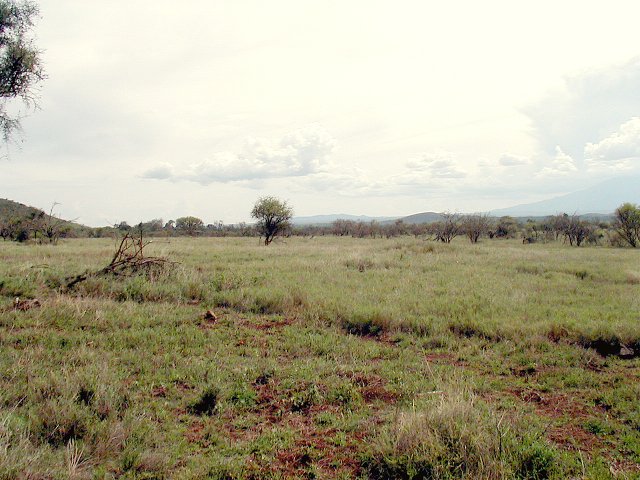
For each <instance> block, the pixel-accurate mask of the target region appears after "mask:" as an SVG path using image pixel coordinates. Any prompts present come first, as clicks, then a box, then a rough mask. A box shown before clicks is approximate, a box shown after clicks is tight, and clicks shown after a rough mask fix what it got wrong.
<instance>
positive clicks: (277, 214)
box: [251, 197, 293, 245]
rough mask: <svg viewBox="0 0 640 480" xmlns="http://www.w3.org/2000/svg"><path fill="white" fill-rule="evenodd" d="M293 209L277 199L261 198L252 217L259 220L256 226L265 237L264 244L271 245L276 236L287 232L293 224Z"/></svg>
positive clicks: (254, 208) (252, 212)
mask: <svg viewBox="0 0 640 480" xmlns="http://www.w3.org/2000/svg"><path fill="white" fill-rule="evenodd" d="M292 216H293V209H292V208H291V207H289V205H287V202H284V201H282V200H279V199H277V198H276V197H261V198H259V199H258V201H257V202H256V204H255V205H254V206H253V210H251V217H252V218H255V219H257V220H258V222H257V224H256V226H257V228H258V232H259V233H260V235H262V236H264V244H265V245H269V244H270V243H271V241H272V240H273V239H274V238H275V236H276V235H278V234H280V233H282V232H284V231H286V230H287V229H288V228H289V227H290V226H291V224H290V223H289V221H290V220H291V217H292Z"/></svg>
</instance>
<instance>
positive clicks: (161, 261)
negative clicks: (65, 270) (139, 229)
mask: <svg viewBox="0 0 640 480" xmlns="http://www.w3.org/2000/svg"><path fill="white" fill-rule="evenodd" d="M150 243H151V242H144V241H143V240H142V235H140V237H139V238H136V237H133V236H132V235H130V234H129V233H127V234H126V235H125V236H124V237H122V240H121V241H120V244H119V245H118V248H117V249H116V251H115V253H114V255H113V258H112V259H111V262H110V263H109V264H108V265H107V266H106V267H104V268H102V269H100V270H98V271H96V272H85V273H81V274H80V275H77V276H75V277H70V278H68V279H67V284H66V288H67V289H72V288H73V287H74V286H76V285H77V284H78V283H80V282H83V281H85V280H87V279H88V278H90V277H98V276H103V275H114V276H130V275H137V274H140V273H142V274H144V275H147V276H149V277H153V276H154V275H157V274H160V273H162V272H164V271H165V269H166V268H167V266H168V265H174V264H176V263H177V262H172V261H170V260H168V259H166V258H164V257H148V256H145V254H144V248H145V247H146V246H147V245H149V244H150Z"/></svg>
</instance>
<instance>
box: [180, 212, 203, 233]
mask: <svg viewBox="0 0 640 480" xmlns="http://www.w3.org/2000/svg"><path fill="white" fill-rule="evenodd" d="M203 228H204V222H203V221H202V220H201V219H199V218H198V217H193V216H188V217H180V218H176V229H178V230H180V231H182V232H184V233H186V234H187V235H192V236H193V235H195V234H197V233H198V232H199V231H200V230H202V229H203Z"/></svg>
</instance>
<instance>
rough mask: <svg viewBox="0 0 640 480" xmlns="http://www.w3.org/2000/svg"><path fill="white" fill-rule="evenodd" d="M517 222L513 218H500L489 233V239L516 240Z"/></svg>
mask: <svg viewBox="0 0 640 480" xmlns="http://www.w3.org/2000/svg"><path fill="white" fill-rule="evenodd" d="M518 229H519V225H518V221H517V220H516V219H515V218H513V217H500V218H499V219H498V224H497V225H496V228H495V230H494V231H492V232H489V236H490V237H491V238H493V237H498V238H516V235H517V234H518Z"/></svg>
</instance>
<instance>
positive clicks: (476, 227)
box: [461, 214, 491, 243]
mask: <svg viewBox="0 0 640 480" xmlns="http://www.w3.org/2000/svg"><path fill="white" fill-rule="evenodd" d="M490 227H491V219H490V218H489V216H488V215H486V214H476V215H465V216H464V217H462V225H461V228H462V231H463V232H464V234H465V235H466V236H467V237H468V238H469V241H470V242H471V243H478V240H479V239H480V237H481V236H482V235H486V234H488V233H489V228H490Z"/></svg>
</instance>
